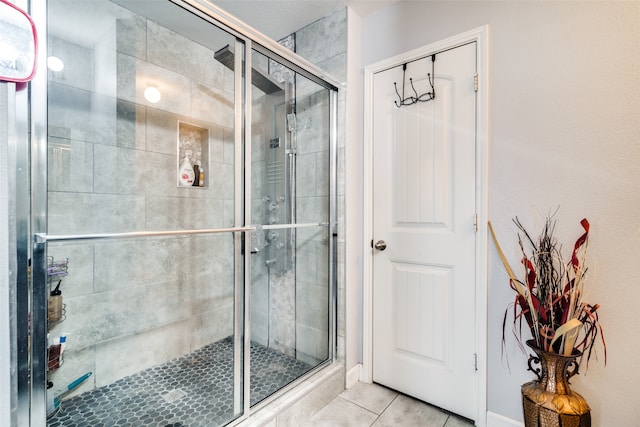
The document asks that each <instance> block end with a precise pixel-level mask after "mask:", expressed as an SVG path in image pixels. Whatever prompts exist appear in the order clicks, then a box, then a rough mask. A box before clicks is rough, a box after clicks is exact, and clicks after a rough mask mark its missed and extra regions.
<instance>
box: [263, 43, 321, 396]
mask: <svg viewBox="0 0 640 427" xmlns="http://www.w3.org/2000/svg"><path fill="white" fill-rule="evenodd" d="M252 66H253V73H252V77H253V79H252V85H253V96H252V123H251V135H252V141H251V184H252V185H251V188H252V192H251V205H252V208H251V215H252V223H253V224H258V231H257V234H258V235H259V236H260V237H259V238H257V239H254V245H253V246H252V254H251V345H252V358H251V388H252V390H253V389H255V390H258V391H259V393H253V394H252V395H251V404H252V405H254V404H256V403H258V402H260V401H261V400H262V399H264V398H266V397H267V396H269V395H271V394H272V393H274V392H276V391H278V390H279V389H281V388H282V387H284V386H286V385H287V384H288V383H290V382H292V381H294V380H296V379H297V378H299V377H300V376H301V375H303V374H304V373H306V372H308V371H310V370H311V369H313V368H314V367H316V366H318V365H320V364H322V363H323V362H325V361H327V360H328V359H329V357H330V354H331V343H330V336H331V333H330V331H331V327H330V324H331V311H330V307H331V306H332V305H331V295H332V293H331V292H332V291H331V284H332V283H333V281H332V280H331V279H330V272H331V271H332V270H331V265H330V259H332V258H331V257H330V249H331V244H330V242H331V227H330V216H331V215H330V207H331V203H330V200H331V199H330V194H331V191H330V175H331V173H330V172H331V166H330V159H331V154H330V153H331V144H330V133H329V129H330V126H329V125H330V121H329V118H330V102H329V100H330V91H329V90H328V89H326V88H324V87H322V86H320V85H319V84H317V83H315V82H313V81H311V80H309V79H307V78H305V77H304V76H302V75H301V74H299V73H296V72H295V71H294V70H292V69H290V68H288V67H286V66H284V65H283V64H281V63H279V62H277V61H275V60H273V59H269V58H267V57H266V56H264V55H263V54H261V53H259V52H256V51H254V52H253V53H252ZM254 354H255V355H260V357H254V356H253V355H254Z"/></svg>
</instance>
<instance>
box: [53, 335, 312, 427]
mask: <svg viewBox="0 0 640 427" xmlns="http://www.w3.org/2000/svg"><path fill="white" fill-rule="evenodd" d="M311 368H312V366H310V365H308V364H306V363H303V362H300V361H298V360H296V359H294V358H291V357H289V356H286V355H284V354H282V353H279V352H277V351H275V350H272V349H269V348H267V347H264V346H261V345H258V344H252V346H251V404H252V405H253V404H255V403H257V402H259V401H260V400H262V399H264V398H265V397H267V396H268V395H269V394H271V393H273V392H274V391H276V390H278V389H279V388H281V387H282V386H284V385H286V384H288V383H289V382H291V381H293V380H295V379H296V378H298V377H299V376H300V375H302V374H304V373H305V372H307V371H308V370H310V369H311ZM232 419H233V346H232V340H231V338H225V339H223V340H221V341H218V342H215V343H213V344H210V345H208V346H205V347H203V348H201V349H199V350H197V351H195V352H193V353H190V354H187V355H185V356H182V357H180V358H177V359H175V360H172V361H170V362H167V363H165V364H163V365H160V366H156V367H153V368H150V369H146V370H144V371H141V372H138V373H136V374H134V375H130V376H128V377H125V378H122V379H120V380H118V381H116V382H115V383H113V384H110V385H108V386H105V387H101V388H97V389H95V390H92V391H89V392H86V393H83V394H81V395H79V396H77V397H74V398H72V399H69V400H66V401H64V402H62V405H61V409H60V411H59V412H58V413H57V414H56V415H55V416H53V417H51V418H50V419H49V420H48V423H47V425H48V427H87V426H91V427H112V426H131V427H141V426H154V427H212V426H219V425H224V424H226V423H228V422H229V421H231V420H232Z"/></svg>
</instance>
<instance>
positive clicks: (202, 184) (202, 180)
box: [198, 166, 204, 187]
mask: <svg viewBox="0 0 640 427" xmlns="http://www.w3.org/2000/svg"><path fill="white" fill-rule="evenodd" d="M198 186H200V187H204V168H203V167H202V166H200V176H199V177H198Z"/></svg>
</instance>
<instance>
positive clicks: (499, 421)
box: [487, 411, 524, 427]
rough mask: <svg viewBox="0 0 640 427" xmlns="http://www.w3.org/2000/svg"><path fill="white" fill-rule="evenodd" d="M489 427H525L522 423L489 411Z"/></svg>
mask: <svg viewBox="0 0 640 427" xmlns="http://www.w3.org/2000/svg"><path fill="white" fill-rule="evenodd" d="M487 427H524V424H523V423H521V422H520V421H516V420H513V419H511V418H507V417H505V416H504V415H500V414H496V413H495V412H491V411H487Z"/></svg>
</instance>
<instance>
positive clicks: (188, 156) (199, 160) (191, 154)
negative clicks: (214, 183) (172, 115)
mask: <svg viewBox="0 0 640 427" xmlns="http://www.w3.org/2000/svg"><path fill="white" fill-rule="evenodd" d="M177 134H178V146H177V165H176V177H177V185H178V187H195V188H204V187H207V172H208V171H209V161H208V160H209V129H207V128H204V127H201V126H198V125H195V124H193V123H187V122H183V121H180V120H178V129H177ZM185 162H187V163H188V166H190V167H191V171H192V172H193V176H188V177H187V176H184V175H183V174H184V173H185V171H184V168H185Z"/></svg>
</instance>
